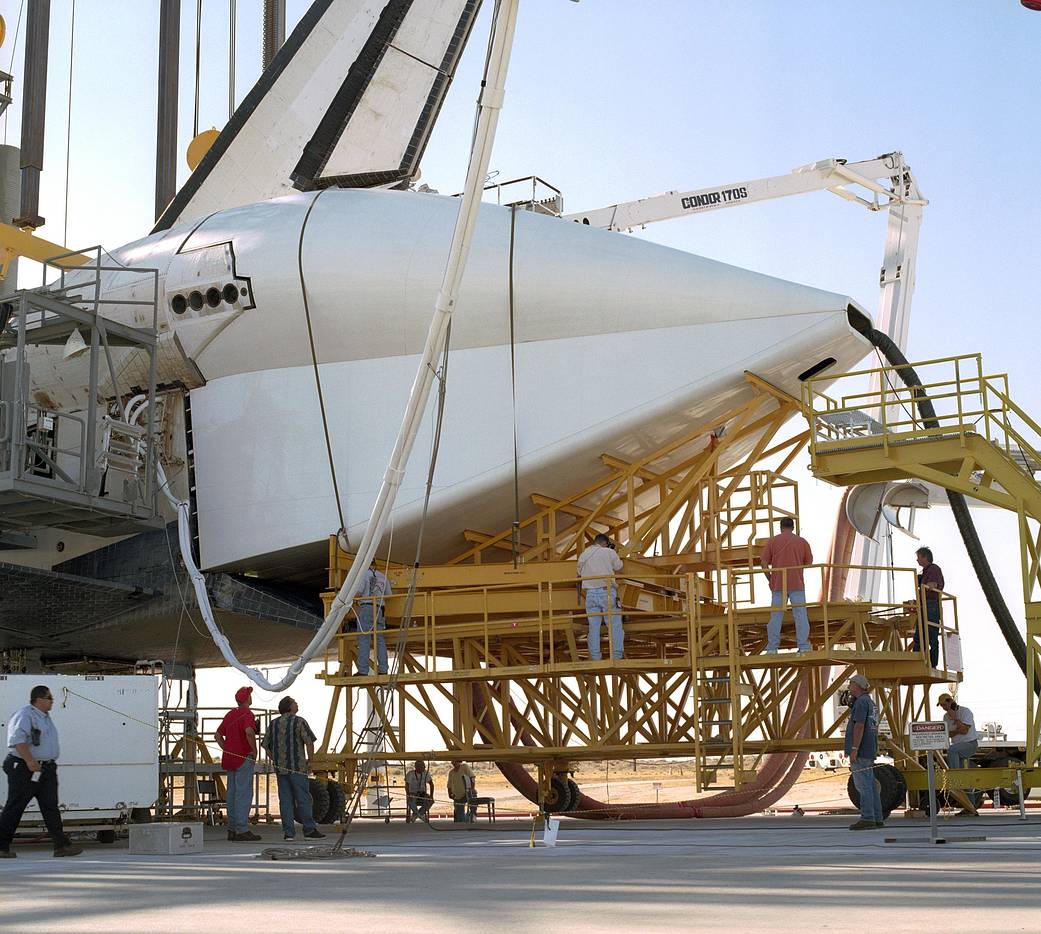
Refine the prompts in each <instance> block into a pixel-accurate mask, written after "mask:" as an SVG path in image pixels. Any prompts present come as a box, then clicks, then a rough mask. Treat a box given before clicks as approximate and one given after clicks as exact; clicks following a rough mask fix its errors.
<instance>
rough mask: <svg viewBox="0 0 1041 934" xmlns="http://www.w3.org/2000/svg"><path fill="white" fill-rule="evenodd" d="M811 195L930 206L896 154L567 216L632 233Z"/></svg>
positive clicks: (871, 205) (874, 204)
mask: <svg viewBox="0 0 1041 934" xmlns="http://www.w3.org/2000/svg"><path fill="white" fill-rule="evenodd" d="M886 183H888V185H887V184H886ZM808 191H831V192H833V193H834V194H836V195H838V196H839V197H841V198H845V199H846V200H848V201H855V202H857V203H858V204H861V205H863V206H864V207H866V208H868V210H871V211H881V210H885V209H886V208H889V207H890V206H891V205H893V204H894V203H898V204H901V205H906V206H909V207H910V206H916V207H918V208H919V209H920V208H921V207H922V206H924V205H925V204H926V203H927V202H926V201H925V200H924V199H923V198H922V197H921V195H920V194H919V192H918V186H917V184H916V183H915V181H914V177H913V176H912V175H911V173H910V169H908V167H907V165H906V163H905V162H904V158H903V155H902V154H901V153H898V152H894V153H889V154H887V155H884V156H879V157H878V158H877V159H870V160H867V161H864V162H852V163H847V162H846V161H845V160H844V159H825V160H823V161H821V162H814V163H812V164H811V165H805V166H801V167H800V168H797V169H794V170H793V171H791V172H789V173H788V174H787V175H775V176H773V177H772V178H759V179H754V180H752V181H747V182H735V183H733V184H729V185H717V186H715V187H712V188H699V189H696V190H694V191H667V192H665V193H664V194H660V195H653V196H652V197H650V198H641V199H639V200H638V201H624V202H621V203H620V204H612V205H609V206H608V207H604V208H598V209H597V210H594V211H582V212H579V213H577V214H565V215H563V217H564V219H565V220H573V221H577V222H578V223H581V224H588V225H589V226H591V227H599V228H602V229H604V230H632V229H633V228H634V227H645V226H646V225H647V224H654V223H657V222H658V221H665V220H672V219H673V218H677V217H684V216H686V215H689V214H702V213H705V212H706V211H717V210H720V209H722V208H729V207H734V206H736V205H739V204H752V203H753V202H755V201H768V200H770V199H773V198H786V197H788V196H789V195H799V194H803V193H805V192H808Z"/></svg>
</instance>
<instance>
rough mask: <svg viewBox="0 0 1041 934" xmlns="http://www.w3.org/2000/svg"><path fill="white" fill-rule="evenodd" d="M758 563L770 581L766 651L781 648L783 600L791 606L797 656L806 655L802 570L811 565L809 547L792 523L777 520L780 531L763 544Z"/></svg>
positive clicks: (807, 638) (807, 639)
mask: <svg viewBox="0 0 1041 934" xmlns="http://www.w3.org/2000/svg"><path fill="white" fill-rule="evenodd" d="M759 563H760V564H761V565H762V567H763V570H764V571H766V577H767V580H769V581H770V604H771V605H772V606H773V607H774V611H773V612H772V613H771V614H770V621H769V622H768V623H767V625H766V651H767V653H768V654H770V655H774V654H776V653H777V650H778V649H779V648H780V646H781V621H782V619H783V618H784V602H785V601H784V598H785V593H787V595H788V602H789V603H790V604H791V605H792V618H793V619H794V620H795V641H796V644H797V645H798V647H799V652H800V653H802V652H809V651H810V619H809V616H808V615H807V614H806V584H805V582H804V581H803V574H802V570H803V568H804V567H806V566H807V565H810V564H813V551H812V550H811V549H810V543H809V542H808V541H806V539H805V538H803V537H802V536H800V535H796V534H795V520H794V519H792V518H791V517H790V516H785V517H784V518H783V519H781V531H780V533H779V534H777V535H775V536H774V537H773V538H771V539H770V541H768V542H767V543H766V547H765V548H764V549H763V553H762V555H761V556H760V558H759Z"/></svg>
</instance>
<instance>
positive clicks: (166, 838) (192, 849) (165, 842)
mask: <svg viewBox="0 0 1041 934" xmlns="http://www.w3.org/2000/svg"><path fill="white" fill-rule="evenodd" d="M130 852H131V854H133V855H135V856H178V855H180V854H182V853H201V852H202V824H131V825H130Z"/></svg>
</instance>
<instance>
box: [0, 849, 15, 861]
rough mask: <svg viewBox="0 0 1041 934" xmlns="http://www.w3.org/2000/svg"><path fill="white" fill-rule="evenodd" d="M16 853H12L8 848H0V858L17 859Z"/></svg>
mask: <svg viewBox="0 0 1041 934" xmlns="http://www.w3.org/2000/svg"><path fill="white" fill-rule="evenodd" d="M17 858H18V854H17V853H12V852H11V851H10V850H0V859H17Z"/></svg>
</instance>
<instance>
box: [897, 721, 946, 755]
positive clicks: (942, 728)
mask: <svg viewBox="0 0 1041 934" xmlns="http://www.w3.org/2000/svg"><path fill="white" fill-rule="evenodd" d="M907 726H908V730H907V732H908V736H909V737H910V739H911V748H912V749H946V748H947V747H948V746H949V745H950V742H949V740H948V738H947V724H946V723H945V722H944V721H943V720H940V721H936V722H933V721H929V722H927V723H909V724H908V725H907Z"/></svg>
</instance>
